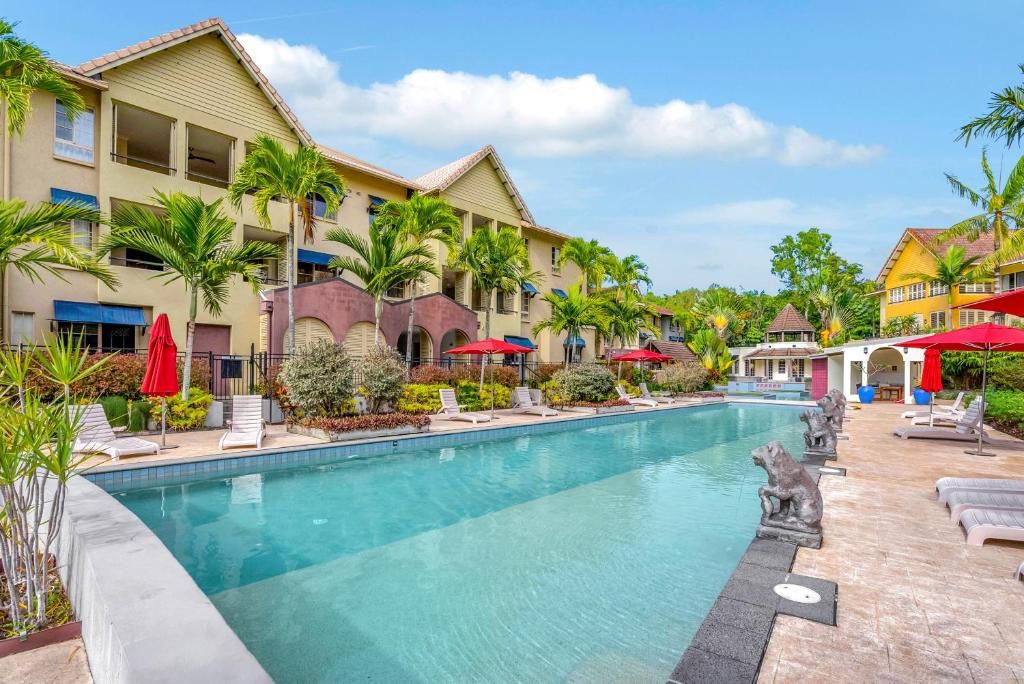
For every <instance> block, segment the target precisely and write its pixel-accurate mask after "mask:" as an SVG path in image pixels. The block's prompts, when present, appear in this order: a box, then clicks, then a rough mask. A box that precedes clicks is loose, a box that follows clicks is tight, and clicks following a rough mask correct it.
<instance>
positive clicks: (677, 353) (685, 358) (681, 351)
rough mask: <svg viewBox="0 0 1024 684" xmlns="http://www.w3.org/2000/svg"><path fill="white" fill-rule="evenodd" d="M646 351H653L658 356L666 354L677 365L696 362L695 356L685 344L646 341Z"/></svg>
mask: <svg viewBox="0 0 1024 684" xmlns="http://www.w3.org/2000/svg"><path fill="white" fill-rule="evenodd" d="M645 345H646V348H647V349H653V350H654V351H656V352H658V353H659V354H667V355H669V356H671V357H672V358H673V359H675V360H676V361H678V362H679V363H686V362H689V361H696V360H697V355H696V354H694V353H693V352H692V351H690V348H689V347H687V346H686V343H685V342H670V341H668V340H647V342H646V343H645Z"/></svg>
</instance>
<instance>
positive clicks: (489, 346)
mask: <svg viewBox="0 0 1024 684" xmlns="http://www.w3.org/2000/svg"><path fill="white" fill-rule="evenodd" d="M532 351H533V350H532V349H530V348H529V347H524V346H523V345H521V344H512V343H511V342H506V341H505V340H496V339H494V338H493V337H488V338H487V339H486V340H480V341H479V342H470V343H469V344H464V345H462V346H461V347H455V348H454V349H449V350H448V351H446V352H444V353H445V354H473V355H476V356H483V355H485V354H486V355H487V363H488V364H490V361H491V354H529V353H530V352H532ZM481 361H482V359H481ZM483 388H484V364H483V363H481V364H480V389H481V390H483ZM491 418H494V370H493V369H492V370H491Z"/></svg>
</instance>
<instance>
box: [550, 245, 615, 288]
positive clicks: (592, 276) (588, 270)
mask: <svg viewBox="0 0 1024 684" xmlns="http://www.w3.org/2000/svg"><path fill="white" fill-rule="evenodd" d="M612 256H614V255H613V254H612V251H611V250H610V249H608V248H607V247H603V246H602V245H601V244H599V243H598V241H597V240H584V239H583V238H578V237H574V238H570V239H569V240H567V241H566V242H565V244H564V245H562V249H561V251H560V252H559V253H558V266H559V268H561V267H562V266H564V265H565V264H566V262H570V261H571V262H572V263H574V264H576V265H577V266H578V267H579V269H580V271H581V272H582V273H583V276H582V277H583V284H584V287H583V293H584V294H590V291H591V290H593V289H594V288H598V287H601V284H602V283H604V276H605V269H606V268H607V266H608V259H609V258H610V257H612Z"/></svg>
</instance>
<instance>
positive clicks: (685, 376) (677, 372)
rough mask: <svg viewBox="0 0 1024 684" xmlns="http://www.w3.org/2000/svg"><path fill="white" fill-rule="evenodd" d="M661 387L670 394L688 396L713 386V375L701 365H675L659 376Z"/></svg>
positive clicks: (691, 363) (690, 363)
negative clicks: (689, 393) (690, 393)
mask: <svg viewBox="0 0 1024 684" xmlns="http://www.w3.org/2000/svg"><path fill="white" fill-rule="evenodd" d="M658 379H659V380H660V381H661V386H662V387H664V388H665V389H667V390H669V391H670V392H678V393H680V394H686V393H687V392H697V391H700V390H703V389H708V387H710V385H711V374H710V373H708V369H707V368H705V367H704V366H702V365H701V364H699V363H694V362H692V361H691V362H689V363H673V364H672V365H670V366H668V367H667V368H665V369H664V370H662V371H661V373H660V374H659V375H658Z"/></svg>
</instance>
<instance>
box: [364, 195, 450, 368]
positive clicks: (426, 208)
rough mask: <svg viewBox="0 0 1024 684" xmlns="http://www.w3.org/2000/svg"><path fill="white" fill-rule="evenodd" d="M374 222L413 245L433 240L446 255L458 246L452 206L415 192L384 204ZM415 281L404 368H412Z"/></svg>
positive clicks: (416, 282) (416, 283)
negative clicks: (381, 222)
mask: <svg viewBox="0 0 1024 684" xmlns="http://www.w3.org/2000/svg"><path fill="white" fill-rule="evenodd" d="M377 221H383V222H384V223H386V224H390V225H392V226H394V227H396V228H398V230H399V231H400V232H401V233H402V234H403V235H405V237H406V239H408V240H410V241H412V242H413V243H416V244H425V243H427V242H428V241H430V240H437V241H438V242H440V243H441V244H443V245H444V246H445V247H447V248H448V250H449V253H451V251H452V250H454V249H455V247H456V245H458V240H459V236H460V235H461V233H462V222H461V221H460V220H459V217H458V216H456V215H455V212H454V211H453V210H452V206H451V205H450V204H448V202H447V201H446V200H444V199H442V198H440V197H431V196H428V195H421V194H419V193H417V194H415V195H413V196H412V197H410V198H409V199H408V200H407V201H405V202H394V201H388V202H385V203H384V204H382V205H381V206H380V208H379V209H378V211H377ZM418 286H419V279H418V278H417V279H413V281H412V288H411V292H410V296H409V325H408V330H407V331H406V336H405V365H406V368H410V367H412V331H413V328H414V327H415V317H416V295H417V288H418Z"/></svg>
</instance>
